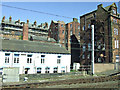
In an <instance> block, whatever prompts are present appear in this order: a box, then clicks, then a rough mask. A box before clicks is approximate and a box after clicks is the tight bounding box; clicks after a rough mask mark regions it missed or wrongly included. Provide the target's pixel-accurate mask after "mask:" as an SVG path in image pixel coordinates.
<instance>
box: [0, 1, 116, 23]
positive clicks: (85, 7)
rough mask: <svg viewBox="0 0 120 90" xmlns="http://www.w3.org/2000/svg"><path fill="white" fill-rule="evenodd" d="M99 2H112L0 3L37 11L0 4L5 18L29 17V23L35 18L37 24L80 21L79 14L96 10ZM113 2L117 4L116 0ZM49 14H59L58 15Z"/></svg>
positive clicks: (22, 19)
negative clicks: (74, 19)
mask: <svg viewBox="0 0 120 90" xmlns="http://www.w3.org/2000/svg"><path fill="white" fill-rule="evenodd" d="M101 3H102V4H103V7H106V6H108V5H111V4H112V3H113V2H2V5H8V6H12V7H18V8H23V9H29V10H35V11H38V12H33V11H28V10H20V9H16V8H10V7H5V6H2V8H1V12H2V14H1V16H2V17H3V16H5V17H6V19H9V17H10V16H12V19H13V20H18V19H20V21H24V22H27V19H29V22H30V23H34V21H35V20H36V21H37V24H38V25H40V24H41V23H44V22H48V23H49V24H50V22H51V20H55V21H58V20H60V21H64V22H65V23H68V22H71V21H72V18H77V19H78V21H80V20H79V19H80V16H81V15H83V14H86V13H88V12H91V11H93V10H96V9H97V5H99V4H101ZM115 3H116V5H117V6H118V2H115ZM41 12H42V13H41ZM44 13H47V14H44ZM49 14H54V15H59V16H60V17H59V16H54V15H49ZM62 16H65V17H62ZM66 17H70V18H66ZM1 19H2V18H1Z"/></svg>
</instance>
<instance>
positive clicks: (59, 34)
mask: <svg viewBox="0 0 120 90" xmlns="http://www.w3.org/2000/svg"><path fill="white" fill-rule="evenodd" d="M65 32H66V31H65V23H64V21H53V20H52V21H51V24H50V28H49V30H48V36H49V37H51V38H54V39H55V40H56V41H57V42H58V43H60V44H61V45H62V46H63V47H65Z"/></svg>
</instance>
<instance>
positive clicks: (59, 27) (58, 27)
mask: <svg viewBox="0 0 120 90" xmlns="http://www.w3.org/2000/svg"><path fill="white" fill-rule="evenodd" d="M72 35H75V37H76V38H77V40H78V41H80V23H79V22H78V20H77V19H76V18H73V22H70V23H67V24H65V23H64V21H53V20H52V21H51V24H50V28H49V31H48V36H50V37H51V38H54V39H55V40H56V41H57V42H58V43H60V44H61V45H62V46H63V47H65V48H66V49H67V50H68V51H71V36H72Z"/></svg>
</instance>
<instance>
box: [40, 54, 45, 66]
mask: <svg viewBox="0 0 120 90" xmlns="http://www.w3.org/2000/svg"><path fill="white" fill-rule="evenodd" d="M43 56H44V57H42V55H41V64H44V63H45V55H43Z"/></svg>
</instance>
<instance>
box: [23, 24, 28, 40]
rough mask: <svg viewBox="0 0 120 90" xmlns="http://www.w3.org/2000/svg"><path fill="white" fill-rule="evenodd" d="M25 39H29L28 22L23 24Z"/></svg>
mask: <svg viewBox="0 0 120 90" xmlns="http://www.w3.org/2000/svg"><path fill="white" fill-rule="evenodd" d="M23 40H28V24H24V25H23Z"/></svg>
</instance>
